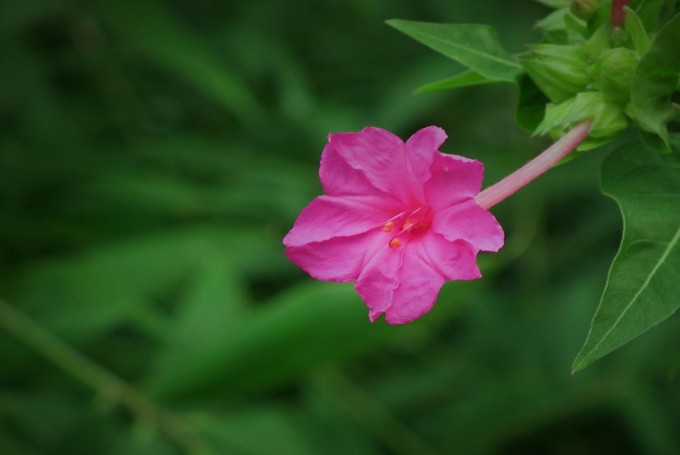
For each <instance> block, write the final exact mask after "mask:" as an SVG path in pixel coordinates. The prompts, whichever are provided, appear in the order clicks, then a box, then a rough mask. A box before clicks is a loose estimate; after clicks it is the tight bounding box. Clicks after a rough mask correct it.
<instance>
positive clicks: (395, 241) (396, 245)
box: [389, 239, 401, 248]
mask: <svg viewBox="0 0 680 455" xmlns="http://www.w3.org/2000/svg"><path fill="white" fill-rule="evenodd" d="M389 246H390V248H399V247H401V240H399V239H392V240H390V243H389Z"/></svg>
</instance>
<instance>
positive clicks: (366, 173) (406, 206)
mask: <svg viewBox="0 0 680 455" xmlns="http://www.w3.org/2000/svg"><path fill="white" fill-rule="evenodd" d="M583 125H585V126H582V127H581V129H582V131H579V134H578V135H577V134H572V133H569V134H572V136H571V137H567V136H569V134H568V135H567V136H565V138H563V139H567V140H561V141H560V142H558V143H556V144H555V146H557V145H558V144H562V145H560V146H559V147H558V148H559V150H558V152H559V153H556V152H555V151H554V150H553V152H552V153H551V154H549V155H550V156H548V157H547V158H546V157H545V156H544V155H541V156H543V157H544V158H543V159H539V158H541V157H540V156H539V157H538V158H536V159H535V160H534V161H532V162H530V163H529V164H527V165H526V166H525V167H523V168H522V169H520V170H519V171H517V172H516V173H514V174H512V175H511V176H510V177H508V178H506V179H504V180H503V181H501V182H500V183H499V184H497V185H494V186H492V187H491V188H489V189H487V190H485V191H484V192H483V193H481V194H479V190H480V189H481V185H482V178H483V173H484V166H483V164H482V163H480V162H479V161H475V160H472V159H468V158H464V157H461V156H456V155H448V154H444V153H441V152H439V150H438V149H439V147H440V146H441V145H442V143H444V141H445V140H446V137H447V136H446V133H445V132H444V130H442V129H441V128H438V127H435V126H430V127H427V128H423V129H422V130H420V131H418V132H416V133H415V134H414V135H413V136H411V138H410V139H409V140H408V141H406V143H404V142H403V141H402V140H401V139H399V138H398V137H397V136H395V135H393V134H392V133H390V132H388V131H385V130H382V129H379V128H372V127H368V128H365V129H364V130H362V131H360V132H358V133H336V134H330V135H329V136H328V144H327V145H326V147H325V148H324V151H323V154H322V156H321V167H320V170H319V177H320V178H321V184H322V186H323V189H324V191H325V193H326V195H324V196H319V197H317V198H316V199H314V200H313V201H312V202H311V203H310V204H309V205H308V206H307V207H306V208H305V209H304V210H303V211H302V213H301V214H300V216H299V217H298V219H297V221H296V222H295V224H294V226H293V228H292V229H291V231H290V232H289V233H288V234H287V235H286V237H285V238H284V239H283V243H284V244H285V245H286V255H287V256H288V258H289V259H290V260H291V261H293V262H294V263H295V264H297V265H298V266H299V267H300V268H302V269H303V270H304V271H305V272H307V273H308V274H309V275H310V276H312V277H313V278H316V279H319V280H323V281H337V282H349V281H354V282H355V288H356V290H357V292H358V293H359V295H360V296H361V298H362V299H363V300H364V302H365V303H366V305H367V306H368V308H369V310H370V311H369V318H370V320H371V321H375V320H376V319H377V318H378V317H379V316H380V315H382V314H385V321H386V322H387V323H389V324H406V323H408V322H411V321H413V320H414V319H417V318H419V317H421V316H423V315H424V314H425V313H427V312H428V311H430V309H431V308H432V306H433V305H434V303H435V301H436V299H437V294H438V293H439V290H440V289H441V287H442V285H443V284H444V283H445V282H446V281H454V280H474V279H477V278H481V273H480V272H479V268H478V267H477V263H476V258H477V253H478V252H479V251H490V252H496V251H498V250H499V249H500V248H501V247H502V246H503V241H504V234H503V229H502V228H501V226H500V224H499V223H498V221H497V220H496V219H495V218H494V216H493V215H492V214H491V213H489V212H488V210H487V209H488V208H490V207H491V206H493V205H494V204H496V203H497V202H500V201H501V200H502V199H504V198H505V197H507V196H508V195H510V194H512V193H514V192H515V191H517V190H518V189H519V188H521V187H522V186H523V185H525V184H526V183H528V182H529V181H530V180H532V179H533V178H535V177H536V176H538V175H540V174H541V173H542V172H545V170H547V169H548V168H549V167H551V166H552V165H554V164H555V163H556V162H557V161H559V159H561V157H563V156H564V155H566V154H567V153H568V152H569V151H571V150H572V149H573V148H574V147H576V145H578V143H580V142H581V141H582V140H583V139H584V138H585V137H586V135H587V132H588V129H589V123H588V124H587V125H586V124H583ZM581 136H582V137H581ZM555 146H553V148H554V147H555ZM566 149H569V150H568V151H566V152H565V150H566ZM548 151H550V149H549V150H548ZM548 151H546V153H548ZM520 171H522V172H520Z"/></svg>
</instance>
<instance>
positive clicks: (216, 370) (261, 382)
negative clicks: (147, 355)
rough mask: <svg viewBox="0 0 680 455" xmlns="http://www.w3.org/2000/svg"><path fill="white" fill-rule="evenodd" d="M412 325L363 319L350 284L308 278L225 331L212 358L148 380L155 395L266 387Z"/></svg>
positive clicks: (407, 330) (408, 330)
mask: <svg viewBox="0 0 680 455" xmlns="http://www.w3.org/2000/svg"><path fill="white" fill-rule="evenodd" d="M416 330H418V326H417V325H416V326H413V325H411V326H408V327H403V328H401V327H399V328H396V330H395V327H390V326H387V325H386V324H370V323H368V322H367V319H366V308H365V306H364V304H363V302H361V299H360V298H359V296H358V295H357V294H356V292H355V291H354V289H353V288H352V286H351V285H340V284H336V283H332V284H329V283H313V282H310V283H308V284H305V285H301V286H298V287H296V288H294V289H293V290H292V291H290V292H288V293H285V294H284V295H282V296H281V297H278V298H276V299H274V300H272V301H271V302H268V303H267V305H266V306H265V307H264V308H262V309H260V310H258V311H255V312H254V313H253V314H251V315H249V317H247V318H244V319H243V320H242V321H241V322H240V323H239V324H238V325H236V326H234V327H232V328H231V329H229V330H226V329H225V337H224V338H223V339H222V342H221V344H220V346H219V347H215V352H213V359H215V360H214V361H212V362H203V359H193V358H188V359H187V363H185V365H184V369H183V370H181V371H177V372H176V374H175V375H173V376H167V375H165V376H164V375H160V374H153V375H152V376H151V377H150V378H149V383H148V386H149V389H150V390H151V392H152V393H154V394H157V395H185V394H186V395H192V394H196V393H197V392H199V391H200V392H201V393H209V392H210V391H213V390H220V391H222V393H227V394H234V393H237V392H243V391H247V392H253V391H260V390H265V389H271V388H273V387H275V386H278V385H280V384H281V383H283V382H285V381H287V380H290V379H291V378H293V377H295V376H297V375H299V374H301V373H303V372H306V371H309V370H310V369H312V368H314V367H317V366H319V365H321V364H323V363H325V362H328V361H330V360H333V361H337V360H339V359H343V358H345V357H347V356H349V355H352V354H355V353H357V352H360V351H362V350H365V349H369V348H373V347H375V346H376V345H379V344H381V343H383V342H385V341H386V340H388V339H391V338H393V337H396V336H398V335H400V334H406V333H411V332H413V331H416ZM218 348H219V349H218ZM272 365H276V368H272Z"/></svg>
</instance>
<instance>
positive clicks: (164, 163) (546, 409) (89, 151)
mask: <svg viewBox="0 0 680 455" xmlns="http://www.w3.org/2000/svg"><path fill="white" fill-rule="evenodd" d="M546 12H547V9H546V8H545V7H544V6H542V5H540V4H538V3H531V2H529V1H522V2H502V1H494V0H474V1H473V0H465V1H456V2H443V1H434V0H428V1H424V2H417V3H414V2H407V1H405V0H402V1H397V2H380V1H350V2H339V1H331V2H315V1H311V0H308V1H304V0H300V1H296V2H271V1H250V2H229V3H226V2H218V1H210V0H201V1H197V2H179V1H173V2H157V1H150V0H138V1H135V2H133V1H130V0H126V1H120V0H102V1H100V2H92V3H88V2H77V1H68V0H24V1H22V2H8V1H5V2H2V3H1V6H0V34H1V37H2V40H0V48H1V51H0V59H1V61H2V69H3V70H2V71H1V72H0V192H1V194H2V198H1V199H0V204H1V205H0V208H1V211H0V213H1V214H2V223H0V242H1V243H0V246H1V248H0V268H1V272H2V273H1V274H0V289H1V292H0V299H2V300H1V301H0V321H1V322H0V325H1V326H2V327H1V328H0V453H2V454H8V455H14V454H17V455H23V454H92V453H96V454H112V455H114V454H126V455H128V454H160V455H163V454H179V453H192V454H207V453H216V454H223V453H224V454H232V453H233V454H256V455H258V454H273V453H276V454H311V453H324V454H349V453H351V454H381V453H395V454H428V453H432V454H434V453H464V454H483V453H502V454H514V453H526V452H536V453H556V454H572V453H578V454H602V453H617V454H637V453H644V454H677V453H680V437H679V436H678V431H677V430H678V424H679V422H678V419H677V416H678V415H679V414H680V390H679V388H678V380H677V373H678V370H679V369H680V355H678V353H677V349H676V348H677V345H678V341H679V339H678V337H679V336H680V335H678V334H679V333H680V331H679V330H678V328H679V324H680V320H679V319H678V318H677V317H673V318H671V319H670V320H669V321H668V322H667V323H665V324H663V325H661V326H659V328H658V329H657V330H655V331H654V332H652V333H650V334H648V335H647V336H645V337H644V338H642V339H640V340H638V341H636V342H635V343H633V344H631V345H630V346H628V347H626V348H625V349H622V350H620V351H618V352H616V353H614V354H612V355H611V356H609V357H608V358H606V359H604V360H603V361H602V362H600V363H598V364H596V365H594V366H593V367H592V368H591V369H589V370H587V371H585V372H583V373H579V374H577V375H574V376H572V375H570V374H569V372H570V363H571V360H572V359H573V357H574V355H575V354H576V352H577V351H578V348H579V347H580V345H581V342H582V340H583V338H584V337H585V335H586V333H587V330H588V325H589V322H590V321H589V320H590V317H591V315H592V314H593V313H594V310H595V307H596V305H597V302H598V299H599V293H600V290H601V289H602V287H603V284H604V281H605V277H606V273H607V265H608V263H609V261H610V259H611V257H612V256H613V254H614V252H615V251H616V248H617V246H618V242H619V239H620V234H621V232H620V215H619V213H618V211H617V208H616V206H615V203H614V202H613V201H611V200H608V199H606V198H604V197H603V196H601V195H600V194H599V191H598V178H599V172H598V169H599V164H600V162H601V160H602V159H603V157H604V153H605V152H606V150H601V151H599V152H594V153H592V154H589V155H588V156H584V157H583V158H581V159H579V160H576V161H574V162H572V163H569V164H568V165H565V166H561V167H559V168H557V169H555V170H554V171H551V172H550V173H548V174H547V175H546V176H544V177H542V178H541V179H540V180H539V181H538V182H536V183H534V184H532V185H531V186H530V187H529V188H527V189H525V190H523V191H522V192H520V193H519V194H518V195H517V196H515V197H513V198H511V200H509V201H507V202H505V203H504V204H502V205H501V206H499V207H498V208H497V209H494V213H495V214H496V215H497V217H498V218H499V220H500V221H501V223H502V224H503V225H504V227H505V229H506V234H507V245H506V247H505V249H504V250H503V251H502V252H501V253H500V254H498V255H489V256H488V257H484V259H483V262H482V272H483V274H484V275H485V278H484V279H483V280H480V281H477V282H469V283H460V282H459V283H449V284H447V285H445V287H444V289H443V291H442V293H441V294H440V297H439V301H438V304H437V306H436V307H435V309H434V310H433V311H432V312H431V313H430V314H429V315H428V316H427V317H425V318H423V319H421V320H418V321H416V322H414V323H412V324H410V325H409V326H406V327H390V326H386V325H385V324H383V323H382V322H379V323H376V324H370V323H369V322H368V318H367V310H366V308H365V307H364V305H363V304H362V302H361V301H360V299H359V298H358V297H357V296H356V294H355V293H354V291H353V289H352V287H351V285H341V284H335V283H319V282H314V281H313V280H312V279H311V278H309V277H307V276H306V275H305V274H304V273H303V272H301V271H300V270H298V269H297V268H296V267H295V266H294V265H293V264H291V263H289V262H288V261H287V260H286V259H285V257H284V255H283V245H282V244H281V239H282V238H283V236H284V235H285V233H286V232H287V230H288V229H289V228H290V226H291V225H292V223H293V221H294V219H295V218H296V216H297V214H298V212H299V211H300V209H301V208H303V207H304V206H305V205H306V203H307V202H308V201H309V200H311V199H312V198H313V197H314V196H315V195H317V194H318V193H319V192H320V186H319V184H318V179H317V174H316V173H317V167H318V161H319V156H320V152H321V149H322V148H323V145H324V143H325V141H326V134H327V133H328V132H329V131H354V130H358V129H361V128H363V127H364V126H366V125H375V126H380V127H383V128H387V129H389V130H392V131H394V132H396V133H398V134H400V135H401V136H402V137H407V136H408V135H410V134H411V133H412V132H413V131H415V130H416V129H418V128H420V127H422V126H426V125H429V124H437V125H439V126H442V127H444V128H445V129H446V130H447V132H448V133H449V136H450V139H449V142H448V143H447V144H445V145H444V147H443V150H444V151H446V152H450V153H458V154H461V155H465V156H469V157H473V158H476V159H480V160H481V161H483V162H484V163H485V165H486V169H487V171H486V178H487V183H491V182H494V181H496V180H498V179H499V178H501V177H502V176H503V175H505V174H507V173H508V172H510V171H511V170H512V169H514V168H516V167H517V166H518V165H520V164H522V163H523V162H525V161H526V160H527V159H528V158H530V157H531V156H533V155H535V154H536V153H537V152H538V151H539V150H540V149H541V148H542V147H543V146H544V145H545V142H542V141H541V140H539V139H530V138H529V137H528V135H527V134H526V133H525V132H523V131H521V130H520V129H519V128H518V127H516V126H514V124H513V120H512V116H513V105H514V103H515V101H516V100H515V98H516V96H517V94H516V93H515V89H514V88H513V87H512V86H511V85H507V86H506V85H499V86H490V85H482V86H479V87H470V88H468V89H465V90H460V91H456V92H439V93H427V94H421V95H414V94H413V90H414V89H415V88H416V87H419V86H421V85H423V84H425V83H427V82H430V81H432V80H437V79H441V78H444V77H448V76H450V75H451V74H454V73H456V72H459V71H460V70H461V67H457V66H456V64H455V63H452V62H448V61H445V60H444V59H441V58H440V57H439V56H437V55H436V54H435V53H434V52H428V51H425V50H424V49H422V48H421V47H420V45H418V44H417V43H415V42H412V41H411V40H410V39H409V38H407V37H405V36H402V35H400V34H399V33H397V32H395V31H394V30H392V29H390V28H389V27H387V26H385V25H384V24H383V22H384V20H386V19H390V18H394V17H400V18H409V19H412V20H418V21H432V22H457V23H464V22H473V23H490V24H492V25H494V26H495V27H496V28H497V29H498V30H499V34H500V36H502V37H504V42H503V46H504V48H505V49H507V50H508V51H509V52H518V51H520V50H521V49H522V45H523V44H524V43H527V42H532V41H536V36H537V32H535V31H532V29H531V27H532V26H533V25H534V23H535V21H536V20H537V19H538V18H540V17H543V16H544V15H545V14H546ZM5 302H7V303H5Z"/></svg>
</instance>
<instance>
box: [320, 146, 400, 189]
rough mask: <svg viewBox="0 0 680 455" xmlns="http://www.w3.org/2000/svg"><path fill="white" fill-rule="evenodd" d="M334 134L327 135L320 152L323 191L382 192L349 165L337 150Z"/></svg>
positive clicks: (364, 175) (363, 174) (362, 173)
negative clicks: (324, 145)
mask: <svg viewBox="0 0 680 455" xmlns="http://www.w3.org/2000/svg"><path fill="white" fill-rule="evenodd" d="M334 136H335V135H333V134H329V135H328V140H329V142H328V144H326V147H324V149H323V153H322V154H321V166H320V167H319V179H320V180H321V186H322V187H323V190H324V192H325V193H326V194H327V195H329V196H365V195H371V194H372V195H377V194H384V195H385V196H387V194H386V193H383V192H382V191H380V190H379V189H377V188H376V187H374V186H373V185H372V184H371V182H369V180H368V177H367V176H366V174H365V173H364V172H363V171H361V170H359V169H354V168H353V167H352V166H350V165H349V164H348V163H347V161H346V160H345V158H343V157H342V155H340V153H339V152H338V142H339V141H338V140H335V141H333V137H334Z"/></svg>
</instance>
